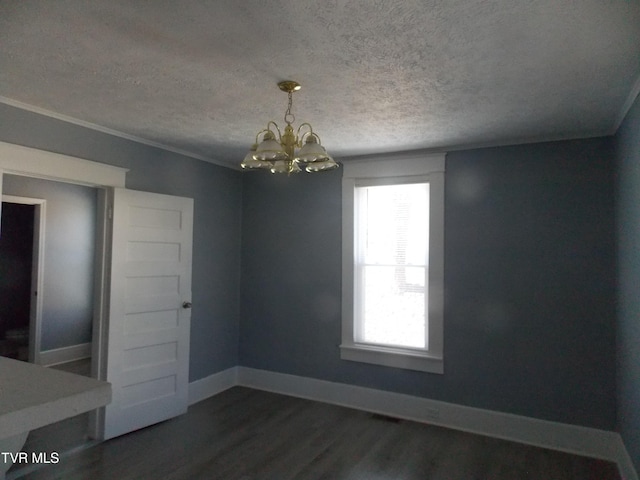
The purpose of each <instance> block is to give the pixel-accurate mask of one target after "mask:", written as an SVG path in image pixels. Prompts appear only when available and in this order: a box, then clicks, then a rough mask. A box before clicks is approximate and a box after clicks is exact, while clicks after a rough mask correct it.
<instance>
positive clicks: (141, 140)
mask: <svg viewBox="0 0 640 480" xmlns="http://www.w3.org/2000/svg"><path fill="white" fill-rule="evenodd" d="M0 103H4V104H5V105H9V106H11V107H16V108H20V109H22V110H26V111H28V112H32V113H37V114H38V115H43V116H45V117H50V118H54V119H56V120H61V121H63V122H67V123H71V124H73V125H78V126H80V127H84V128H88V129H89V130H95V131H97V132H101V133H106V134H107V135H113V136H114V137H119V138H124V139H125V140H131V141H132V142H137V143H141V144H143V145H147V146H149V147H155V148H159V149H161V150H166V151H168V152H172V153H177V154H179V155H183V156H185V157H190V158H195V159H196V160H203V161H205V162H209V163H213V164H214V165H218V166H220V167H225V168H231V169H232V170H239V169H240V167H239V166H238V167H234V166H233V165H229V164H228V163H225V162H221V161H220V160H216V159H215V158H209V157H205V156H204V155H198V154H197V153H193V152H189V151H187V150H182V149H180V148H175V147H171V146H169V145H165V144H162V143H158V142H154V141H153V140H148V139H146V138H142V137H138V136H136V135H131V134H129V133H125V132H121V131H119V130H113V129H112V128H108V127H103V126H101V125H96V124H95V123H91V122H86V121H84V120H80V119H78V118H74V117H70V116H68V115H63V114H61V113H56V112H52V111H51V110H46V109H44V108H40V107H36V106H34V105H29V104H28V103H23V102H20V101H18V100H13V99H12V98H7V97H3V96H0Z"/></svg>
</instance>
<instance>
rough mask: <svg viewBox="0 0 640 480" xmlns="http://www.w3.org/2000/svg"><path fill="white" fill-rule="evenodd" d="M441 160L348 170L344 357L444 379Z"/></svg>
mask: <svg viewBox="0 0 640 480" xmlns="http://www.w3.org/2000/svg"><path fill="white" fill-rule="evenodd" d="M443 228H444V155H425V156H420V157H403V158H394V159H388V160H387V159H378V160H363V161H353V162H345V164H344V171H343V331H342V345H341V346H340V349H341V357H342V358H343V359H345V360H352V361H358V362H366V363H375V364H380V365H386V366H391V367H398V368H407V369H411V370H420V371H427V372H433V373H442V372H443V355H442V353H443V348H442V347H443V339H442V334H443V315H442V313H443V312H442V309H443V292H442V290H443V250H444V232H443Z"/></svg>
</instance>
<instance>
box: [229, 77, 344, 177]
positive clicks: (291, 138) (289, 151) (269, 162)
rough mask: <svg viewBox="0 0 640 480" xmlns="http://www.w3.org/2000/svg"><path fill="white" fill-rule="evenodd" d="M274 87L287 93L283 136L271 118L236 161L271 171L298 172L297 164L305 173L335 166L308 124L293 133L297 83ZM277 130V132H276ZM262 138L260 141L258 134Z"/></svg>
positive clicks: (249, 166) (253, 167)
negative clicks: (247, 151) (247, 150)
mask: <svg viewBox="0 0 640 480" xmlns="http://www.w3.org/2000/svg"><path fill="white" fill-rule="evenodd" d="M278 87H280V90H282V91H283V92H286V93H287V94H288V95H289V104H288V106H287V111H286V112H285V114H284V121H285V123H286V124H287V125H286V126H285V127H284V135H283V134H282V132H281V131H280V128H279V127H278V125H277V124H276V122H274V121H269V123H267V128H265V129H264V130H260V131H259V132H258V134H257V135H256V141H255V143H254V144H253V145H252V146H251V149H250V150H249V153H247V155H246V156H245V157H244V160H243V161H242V163H241V164H240V166H241V167H242V168H245V169H252V170H253V169H266V170H270V171H271V173H286V174H291V173H299V172H301V171H302V168H301V166H302V167H303V168H304V170H306V171H307V172H310V173H314V172H322V171H324V170H332V169H334V168H338V164H337V163H336V162H335V160H334V159H333V158H331V156H330V155H329V154H328V153H327V151H326V150H325V149H324V147H323V146H322V145H321V144H320V137H319V136H318V135H317V134H316V133H315V132H314V131H313V128H311V125H310V124H308V123H303V124H302V125H300V126H299V127H298V129H297V131H296V132H295V133H294V130H293V126H292V125H291V123H292V122H293V121H294V120H295V117H294V115H293V113H291V106H292V105H293V92H295V91H297V90H300V84H299V83H298V82H294V81H293V80H286V81H283V82H280V83H278ZM276 132H277V135H276ZM261 135H262V140H261V141H260V136H261Z"/></svg>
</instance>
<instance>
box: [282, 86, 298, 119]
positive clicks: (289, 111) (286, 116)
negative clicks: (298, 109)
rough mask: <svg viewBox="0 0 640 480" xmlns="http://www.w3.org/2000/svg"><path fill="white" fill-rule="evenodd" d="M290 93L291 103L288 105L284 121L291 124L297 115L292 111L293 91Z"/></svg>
mask: <svg viewBox="0 0 640 480" xmlns="http://www.w3.org/2000/svg"><path fill="white" fill-rule="evenodd" d="M288 93H289V104H288V105H287V111H286V112H285V113H284V121H285V122H287V123H288V124H289V125H291V124H292V123H293V122H294V121H295V120H296V117H295V115H294V114H293V113H291V107H292V106H293V92H288Z"/></svg>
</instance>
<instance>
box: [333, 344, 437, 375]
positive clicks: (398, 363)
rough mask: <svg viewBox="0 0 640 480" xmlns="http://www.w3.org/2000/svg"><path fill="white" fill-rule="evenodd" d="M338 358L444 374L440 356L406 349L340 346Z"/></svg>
mask: <svg viewBox="0 0 640 480" xmlns="http://www.w3.org/2000/svg"><path fill="white" fill-rule="evenodd" d="M340 358H342V360H350V361H353V362H363V363H372V364H375V365H384V366H387V367H395V368H404V369H407V370H418V371H420V372H429V373H439V374H442V373H444V362H443V360H442V356H435V355H433V354H430V353H428V352H420V351H418V350H412V349H406V348H394V347H382V346H377V345H376V346H374V345H363V344H353V345H340Z"/></svg>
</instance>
